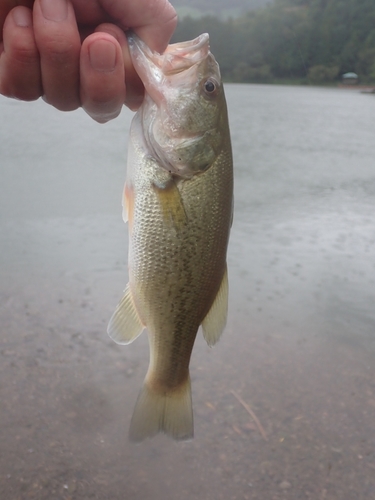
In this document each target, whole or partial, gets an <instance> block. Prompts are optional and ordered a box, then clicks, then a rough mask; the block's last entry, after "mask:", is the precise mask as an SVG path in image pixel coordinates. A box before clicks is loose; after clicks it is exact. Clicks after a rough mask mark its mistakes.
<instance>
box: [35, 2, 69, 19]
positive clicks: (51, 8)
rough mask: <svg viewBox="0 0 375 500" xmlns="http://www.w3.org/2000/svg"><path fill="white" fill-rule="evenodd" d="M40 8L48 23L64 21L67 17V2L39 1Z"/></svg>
mask: <svg viewBox="0 0 375 500" xmlns="http://www.w3.org/2000/svg"><path fill="white" fill-rule="evenodd" d="M40 6H41V9H42V13H43V16H44V17H45V18H46V19H48V20H49V21H64V19H66V18H67V17H68V2H67V0H40Z"/></svg>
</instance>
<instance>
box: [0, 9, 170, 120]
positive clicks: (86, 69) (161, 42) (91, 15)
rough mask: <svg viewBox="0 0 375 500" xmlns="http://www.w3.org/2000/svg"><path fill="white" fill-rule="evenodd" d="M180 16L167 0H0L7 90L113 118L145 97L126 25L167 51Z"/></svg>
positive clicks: (3, 88) (0, 79) (1, 67)
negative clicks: (130, 47)
mask: <svg viewBox="0 0 375 500" xmlns="http://www.w3.org/2000/svg"><path fill="white" fill-rule="evenodd" d="M176 22H177V17H176V12H175V10H174V8H173V7H172V6H171V4H169V2H168V1H167V0H117V1H115V2H113V0H0V93H1V94H3V95H4V96H7V97H13V98H17V99H21V100H24V101H31V100H35V99H38V98H39V97H41V96H43V98H44V100H46V101H47V102H48V103H49V104H51V105H52V106H54V107H56V108H57V109H60V110H62V111H70V110H73V109H76V108H78V107H80V106H82V108H83V109H84V110H85V111H86V112H87V113H88V114H89V115H90V116H91V117H92V118H94V120H96V121H98V122H101V123H104V122H106V121H109V120H111V119H112V118H115V117H116V116H118V114H119V113H120V111H121V108H122V106H123V104H126V105H127V106H128V107H129V108H131V109H133V110H134V109H137V108H138V107H139V105H140V104H141V102H142V99H143V85H142V83H141V81H140V79H139V77H138V75H137V74H136V72H135V70H134V68H133V65H132V63H131V59H130V54H129V50H128V45H127V40H126V36H125V34H124V31H125V30H126V29H128V28H131V29H132V30H133V31H134V32H135V33H136V34H137V35H138V36H139V37H140V38H142V39H143V40H144V41H145V42H146V43H147V45H149V47H150V48H152V49H153V50H156V51H158V52H163V51H164V49H165V48H166V46H167V45H168V42H169V39H170V37H171V36H172V34H173V31H174V29H175V27H176ZM1 28H3V32H2V35H1Z"/></svg>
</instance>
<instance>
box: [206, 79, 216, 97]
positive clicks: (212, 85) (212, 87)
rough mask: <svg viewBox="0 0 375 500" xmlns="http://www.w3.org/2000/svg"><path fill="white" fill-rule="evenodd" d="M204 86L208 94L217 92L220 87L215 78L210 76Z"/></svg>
mask: <svg viewBox="0 0 375 500" xmlns="http://www.w3.org/2000/svg"><path fill="white" fill-rule="evenodd" d="M203 88H204V91H205V93H206V94H207V95H208V96H212V95H215V94H216V92H217V89H218V84H217V82H216V81H215V80H214V79H213V78H209V79H208V80H206V81H205V82H204V84H203Z"/></svg>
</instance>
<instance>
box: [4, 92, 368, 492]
mask: <svg viewBox="0 0 375 500" xmlns="http://www.w3.org/2000/svg"><path fill="white" fill-rule="evenodd" d="M226 90H227V100H228V106H229V112H230V120H231V130H232V140H233V149H234V159H235V218H234V225H233V229H232V234H231V241H230V247H229V253H228V262H229V276H230V310H229V318H228V325H227V328H226V331H225V333H224V335H223V337H222V339H221V341H220V342H219V344H218V345H217V346H216V347H215V348H214V349H209V348H208V347H207V346H206V345H205V342H204V341H203V339H202V336H201V335H200V334H199V335H198V339H197V342H196V345H195V348H194V352H193V356H192V362H191V377H192V387H193V404H194V416H195V439H194V440H193V441H192V442H189V443H174V442H172V441H171V440H170V439H168V438H167V437H165V436H158V437H156V438H155V439H153V440H150V441H147V442H144V443H143V444H141V445H138V446H137V445H133V444H130V443H129V442H128V440H127V433H128V427H129V422H130V418H131V415H132V411H133V407H134V403H135V400H136V398H137V394H138V391H139V388H140V387H141V384H142V381H143V378H144V375H145V373H146V370H147V366H148V344H147V337H146V335H145V334H143V335H142V336H141V337H140V338H139V339H137V341H136V342H134V343H133V344H131V345H130V346H122V347H121V346H118V345H116V344H114V343H113V342H112V341H111V340H110V339H109V338H108V337H107V335H106V324H107V322H108V319H109V318H110V316H111V314H112V312H113V310H114V307H115V306H116V304H117V301H118V300H119V298H120V296H121V294H122V290H123V289H124V287H125V284H126V282H127V271H126V260H127V228H126V226H125V225H124V224H123V223H122V220H121V193H122V186H123V182H124V178H125V156H126V143H127V134H128V129H129V124H130V120H131V117H132V113H130V112H129V111H127V110H124V112H123V113H122V114H121V116H120V117H119V118H118V119H117V120H115V121H114V122H112V123H109V124H107V125H105V126H103V125H98V124H96V123H94V122H93V121H92V120H90V119H89V118H88V117H87V116H86V115H85V114H84V112H82V111H81V110H79V111H76V112H74V113H68V114H64V113H60V112H58V111H55V110H54V109H52V108H50V107H49V106H47V105H46V104H45V103H44V102H42V101H38V102H35V103H20V102H16V101H12V100H7V99H5V98H0V117H1V120H0V179H1V181H0V329H1V336H0V402H1V403H0V404H1V406H0V442H1V451H0V498H1V499H2V500H3V499H4V500H8V499H9V500H18V499H20V500H23V499H36V500H47V499H48V500H51V499H59V500H60V499H61V500H76V499H77V500H83V499H84V500H86V499H100V500H104V499H111V500H123V499H126V500H128V499H129V500H133V499H134V500H138V499H140V500H190V499H192V498H198V499H201V500H220V499H222V500H232V499H233V500H235V499H236V500H237V499H245V500H246V499H250V500H252V499H260V500H279V499H280V500H282V499H314V500H315V499H316V500H351V499H353V500H361V499H366V500H367V499H371V498H375V306H374V304H375V246H374V245H375V217H374V212H375V139H374V130H375V96H373V95H364V94H361V93H360V92H359V91H349V90H342V89H325V88H308V87H306V88H305V87H283V86H266V85H227V87H226ZM249 410H250V411H249ZM251 413H252V415H251ZM254 415H255V418H257V421H256V420H255V419H254ZM257 422H258V423H257Z"/></svg>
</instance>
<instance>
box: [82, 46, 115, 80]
mask: <svg viewBox="0 0 375 500" xmlns="http://www.w3.org/2000/svg"><path fill="white" fill-rule="evenodd" d="M89 57H90V63H91V66H92V67H93V69H95V70H96V71H104V72H106V71H113V70H114V69H115V66H116V47H115V46H114V45H113V43H112V42H109V41H108V40H96V41H95V42H92V43H91V45H90V46H89Z"/></svg>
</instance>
